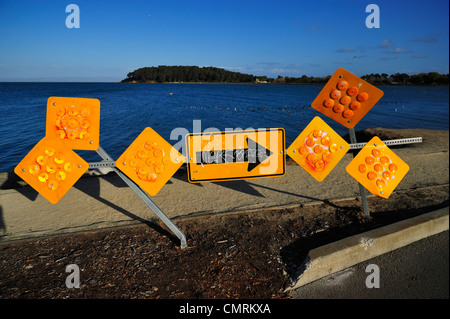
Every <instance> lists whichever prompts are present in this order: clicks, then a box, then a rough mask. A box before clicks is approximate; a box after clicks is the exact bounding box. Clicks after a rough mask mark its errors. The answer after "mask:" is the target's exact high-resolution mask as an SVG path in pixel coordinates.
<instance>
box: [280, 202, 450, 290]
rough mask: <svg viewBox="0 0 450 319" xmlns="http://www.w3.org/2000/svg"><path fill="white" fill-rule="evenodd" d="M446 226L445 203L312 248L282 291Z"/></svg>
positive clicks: (404, 244)
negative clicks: (419, 213) (440, 206)
mask: <svg viewBox="0 0 450 319" xmlns="http://www.w3.org/2000/svg"><path fill="white" fill-rule="evenodd" d="M448 229H449V208H448V207H446V208H442V209H439V210H436V211H433V212H430V213H427V214H423V215H420V216H417V217H414V218H410V219H407V220H403V221H400V222H397V223H394V224H391V225H388V226H385V227H381V228H378V229H374V230H371V231H368V232H365V233H362V234H358V235H354V236H351V237H347V238H344V239H342V240H339V241H336V242H334V243H330V244H327V245H324V246H321V247H318V248H315V249H312V250H311V251H310V252H309V254H308V256H307V257H306V259H305V261H304V262H303V264H302V266H301V267H300V268H299V270H298V273H297V274H296V275H295V276H294V277H295V278H294V284H293V285H292V286H290V287H288V288H287V289H286V290H285V291H289V290H294V289H296V288H299V287H301V286H304V285H306V284H308V283H311V282H313V281H315V280H318V279H321V278H323V277H326V276H328V275H330V274H332V273H335V272H338V271H341V270H343V269H346V268H348V267H351V266H353V265H356V264H358V263H361V262H364V261H366V260H369V259H371V258H374V257H377V256H379V255H382V254H385V253H387V252H390V251H392V250H395V249H397V248H401V247H403V246H406V245H409V244H411V243H413V242H415V241H419V240H421V239H424V238H426V237H429V236H432V235H436V234H438V233H440V232H443V231H446V230H448Z"/></svg>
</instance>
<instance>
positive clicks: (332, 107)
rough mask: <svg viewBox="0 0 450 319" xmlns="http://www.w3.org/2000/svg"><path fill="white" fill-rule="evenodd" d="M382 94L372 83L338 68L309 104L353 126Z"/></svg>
mask: <svg viewBox="0 0 450 319" xmlns="http://www.w3.org/2000/svg"><path fill="white" fill-rule="evenodd" d="M383 94H384V93H383V91H381V90H380V89H378V88H377V87H375V86H373V85H372V84H370V83H368V82H366V81H364V80H363V79H361V78H359V77H357V76H356V75H354V74H352V73H350V72H349V71H347V70H345V69H342V68H339V69H337V70H336V72H335V73H334V74H333V76H332V77H331V78H330V80H328V82H327V84H326V85H325V86H324V88H323V89H322V91H320V93H319V94H318V95H317V97H316V99H315V100H314V101H313V102H312V104H311V106H312V107H313V108H314V109H316V110H317V111H319V112H321V113H323V114H324V115H326V116H328V117H330V118H332V119H333V120H335V121H336V122H338V123H340V124H342V125H344V126H345V127H347V128H354V127H355V125H356V124H358V122H359V121H360V120H361V119H362V118H363V117H364V115H366V114H367V112H369V110H370V109H371V108H372V107H373V106H374V105H375V104H376V103H377V102H378V100H379V99H381V97H382V96H383Z"/></svg>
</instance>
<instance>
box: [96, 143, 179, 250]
mask: <svg viewBox="0 0 450 319" xmlns="http://www.w3.org/2000/svg"><path fill="white" fill-rule="evenodd" d="M97 154H98V155H100V157H101V158H102V159H103V161H102V162H96V163H90V164H89V168H99V167H111V168H112V169H113V171H114V172H115V173H116V174H117V175H119V177H120V178H121V179H122V180H123V181H124V182H125V183H126V184H127V185H128V186H129V187H130V188H131V189H132V190H133V191H134V192H135V193H136V194H137V195H138V196H139V197H140V198H141V199H142V200H143V201H144V203H145V204H146V205H147V206H148V207H149V208H150V209H151V210H152V211H153V212H154V213H155V214H156V215H157V216H158V217H159V218H160V219H161V220H162V221H163V222H164V224H165V225H166V226H167V227H168V228H169V229H170V230H171V231H172V232H173V233H174V234H175V235H176V236H177V237H178V239H180V248H181V249H184V248H186V247H187V241H186V236H185V235H184V234H183V233H182V232H181V230H180V229H179V228H178V227H177V226H176V225H175V224H174V223H173V222H172V220H170V218H169V217H167V215H166V214H164V212H163V211H162V210H161V209H160V208H159V207H158V206H157V205H156V204H155V203H154V202H153V201H152V200H151V199H150V197H149V196H148V194H147V193H146V192H144V191H143V190H142V189H141V188H140V187H139V186H138V185H136V184H135V183H134V182H133V181H132V180H131V179H129V178H128V177H127V176H126V175H125V174H123V173H122V172H121V171H120V170H118V169H117V168H116V165H115V164H114V161H113V159H112V158H111V156H109V155H108V153H106V151H105V150H104V149H103V148H102V147H101V146H99V148H98V150H97Z"/></svg>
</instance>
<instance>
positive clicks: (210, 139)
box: [186, 128, 286, 183]
mask: <svg viewBox="0 0 450 319" xmlns="http://www.w3.org/2000/svg"><path fill="white" fill-rule="evenodd" d="M186 144H187V154H188V156H189V161H188V180H189V182H191V183H199V182H213V181H229V180H239V179H250V178H260V177H274V176H282V175H284V174H285V172H286V169H285V166H286V158H285V154H284V147H285V142H284V129H282V128H270V129H258V130H243V131H227V132H209V133H191V134H188V135H186Z"/></svg>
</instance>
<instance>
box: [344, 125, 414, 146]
mask: <svg viewBox="0 0 450 319" xmlns="http://www.w3.org/2000/svg"><path fill="white" fill-rule="evenodd" d="M353 135H355V133H354V130H353ZM350 141H351V143H352V144H350V149H351V150H355V149H360V148H363V147H364V146H365V145H366V144H367V143H357V142H356V136H354V142H353V141H352V133H350ZM422 142H423V140H422V137H411V138H400V139H396V140H387V141H383V143H384V144H385V145H386V146H390V145H403V144H414V143H422Z"/></svg>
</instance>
